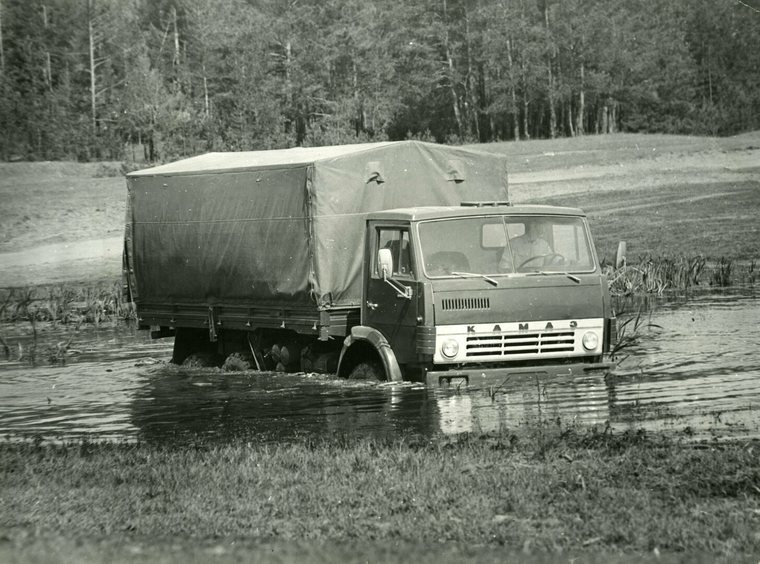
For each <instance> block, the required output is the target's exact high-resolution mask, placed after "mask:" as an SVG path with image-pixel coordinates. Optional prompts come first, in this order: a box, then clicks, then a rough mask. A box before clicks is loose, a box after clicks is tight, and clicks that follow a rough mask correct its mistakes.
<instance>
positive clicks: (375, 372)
mask: <svg viewBox="0 0 760 564" xmlns="http://www.w3.org/2000/svg"><path fill="white" fill-rule="evenodd" d="M348 379H349V380H370V381H376V382H377V381H380V382H384V381H385V380H387V379H388V378H387V377H386V375H385V370H383V367H382V366H380V365H379V364H378V363H376V362H368V361H365V362H360V363H359V364H357V365H356V366H354V367H353V369H352V370H351V372H349V374H348Z"/></svg>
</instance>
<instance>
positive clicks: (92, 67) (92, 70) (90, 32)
mask: <svg viewBox="0 0 760 564" xmlns="http://www.w3.org/2000/svg"><path fill="white" fill-rule="evenodd" d="M92 3H93V0H87V32H88V39H89V44H90V45H89V46H90V113H91V118H92V134H93V136H94V135H95V132H96V130H97V127H98V122H97V109H96V106H95V35H94V30H93V28H92V20H93V18H94V16H93V13H92V12H93V9H92Z"/></svg>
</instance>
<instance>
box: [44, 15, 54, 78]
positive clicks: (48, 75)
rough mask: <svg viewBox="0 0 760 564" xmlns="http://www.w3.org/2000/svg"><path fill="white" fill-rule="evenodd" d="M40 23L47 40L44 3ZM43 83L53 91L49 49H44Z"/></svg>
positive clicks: (46, 18) (46, 19)
mask: <svg viewBox="0 0 760 564" xmlns="http://www.w3.org/2000/svg"><path fill="white" fill-rule="evenodd" d="M42 25H43V28H44V29H45V39H46V40H47V37H48V17H47V6H45V5H44V4H43V5H42ZM44 75H45V84H46V85H47V87H48V90H49V91H50V92H52V91H53V71H52V65H51V64H50V51H49V50H47V49H45V70H44Z"/></svg>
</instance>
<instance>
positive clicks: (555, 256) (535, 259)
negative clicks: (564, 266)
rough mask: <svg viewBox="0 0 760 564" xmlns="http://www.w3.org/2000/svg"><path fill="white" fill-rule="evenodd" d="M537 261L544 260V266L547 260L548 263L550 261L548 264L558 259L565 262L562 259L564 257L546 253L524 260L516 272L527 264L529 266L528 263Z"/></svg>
mask: <svg viewBox="0 0 760 564" xmlns="http://www.w3.org/2000/svg"><path fill="white" fill-rule="evenodd" d="M538 259H543V260H544V264H546V261H547V260H548V261H550V262H551V261H553V260H554V259H559V260H562V261H564V260H565V257H564V256H562V255H561V254H559V253H547V254H545V255H536V256H535V257H530V258H529V259H528V260H526V261H523V262H522V264H521V265H520V266H518V267H517V270H520V269H521V268H522V267H524V266H525V265H527V264H530V263H532V262H535V261H537V260H538Z"/></svg>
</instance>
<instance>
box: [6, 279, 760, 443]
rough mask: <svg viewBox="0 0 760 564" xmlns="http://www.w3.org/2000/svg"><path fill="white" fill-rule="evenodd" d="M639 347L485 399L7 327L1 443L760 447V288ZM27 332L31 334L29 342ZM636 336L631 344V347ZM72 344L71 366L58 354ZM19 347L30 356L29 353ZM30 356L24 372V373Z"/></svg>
mask: <svg viewBox="0 0 760 564" xmlns="http://www.w3.org/2000/svg"><path fill="white" fill-rule="evenodd" d="M624 307H626V308H627V309H629V310H630V311H632V312H633V311H636V310H637V309H638V308H642V309H643V311H644V313H643V315H642V325H646V324H651V325H657V326H659V327H660V328H659V329H658V328H654V327H651V328H649V329H647V328H644V329H641V330H640V331H639V333H638V335H639V338H638V340H637V341H636V342H635V343H634V344H632V345H631V346H630V347H628V348H626V349H624V350H623V351H621V357H625V358H624V360H622V362H621V364H620V365H619V367H618V368H617V370H616V371H615V373H614V375H613V376H612V377H610V378H607V379H605V378H603V377H600V376H593V377H584V378H576V379H574V380H572V381H568V380H566V379H563V378H556V379H546V378H543V377H542V378H540V379H538V378H536V377H531V376H526V377H522V378H520V379H512V380H508V381H506V382H505V383H504V384H503V385H501V386H499V387H495V386H492V387H489V388H481V389H473V388H470V389H459V390H455V389H427V388H426V387H424V386H423V385H419V384H408V383H404V384H394V383H388V384H373V383H365V382H349V381H344V380H338V379H337V378H335V377H334V376H325V375H304V374H287V375H283V374H271V373H263V374H260V373H255V372H247V373H223V372H220V371H218V370H210V369H183V368H180V367H176V366H172V365H169V364H167V362H166V361H167V360H168V359H169V357H170V356H171V340H158V341H150V340H149V339H148V338H147V336H146V335H145V334H144V333H142V332H136V331H134V330H131V329H129V328H124V327H121V328H113V327H110V328H109V327H101V328H88V329H82V330H80V331H74V330H72V329H66V328H64V329H60V328H59V329H56V330H49V331H47V332H44V333H40V335H39V338H38V345H37V358H38V363H37V365H36V366H31V365H30V364H29V362H28V360H26V359H27V358H28V356H29V350H30V347H31V346H32V342H33V341H32V339H31V336H30V335H29V334H28V333H29V330H28V328H27V327H19V326H13V327H3V328H0V335H2V336H3V337H4V338H5V340H6V341H7V342H8V344H9V345H10V348H11V351H10V355H11V360H9V361H4V360H0V436H5V437H9V438H10V439H12V440H16V439H35V438H39V437H42V438H44V439H47V440H75V439H81V438H85V437H86V438H89V439H93V440H95V439H97V440H100V439H113V440H127V441H133V440H141V441H148V442H173V443H174V442H180V443H190V442H193V441H198V440H206V439H210V440H214V441H219V442H224V441H228V440H239V439H241V438H242V439H247V440H257V441H258V440H263V441H279V440H286V439H294V438H299V437H314V438H319V437H325V436H340V437H354V436H366V437H393V438H396V437H403V436H408V435H410V434H422V435H435V434H440V433H443V434H455V433H461V432H492V431H500V430H505V429H514V428H515V427H519V426H523V425H532V424H535V423H537V422H551V423H555V422H559V423H561V424H563V425H579V426H581V427H584V426H592V425H598V426H605V425H607V424H609V425H610V426H612V428H613V429H615V430H624V429H641V428H643V429H646V430H647V431H652V432H663V433H675V434H679V435H682V436H686V437H692V438H718V439H724V438H749V437H754V438H756V437H760V355H758V354H757V352H756V347H757V345H758V344H759V343H760V324H758V320H760V299H758V297H757V295H756V294H755V292H754V289H753V288H738V289H731V290H728V291H721V292H717V291H714V292H702V293H698V294H692V295H690V296H689V297H688V298H650V299H648V300H645V301H643V302H639V303H631V304H625V305H624ZM24 331H25V334H24ZM629 334H630V333H629ZM69 338H71V344H70V349H69V352H68V353H67V354H66V356H65V364H60V362H59V363H57V364H51V362H50V361H51V359H53V358H54V357H55V356H56V353H58V357H59V358H60V357H61V356H62V354H61V353H60V349H61V348H62V347H58V345H57V343H63V344H65V342H66V341H68V339H69ZM19 344H20V345H21V348H19ZM19 353H21V355H22V359H21V360H16V359H17V358H18V357H19Z"/></svg>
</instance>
